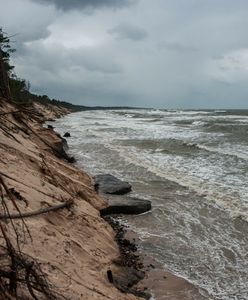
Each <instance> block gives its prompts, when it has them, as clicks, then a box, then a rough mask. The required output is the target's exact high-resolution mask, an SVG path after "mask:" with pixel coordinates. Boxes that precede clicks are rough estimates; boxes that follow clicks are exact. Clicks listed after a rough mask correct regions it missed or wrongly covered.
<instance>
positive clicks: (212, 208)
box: [55, 110, 248, 300]
mask: <svg viewBox="0 0 248 300" xmlns="http://www.w3.org/2000/svg"><path fill="white" fill-rule="evenodd" d="M55 127H56V129H57V130H58V131H60V132H61V133H63V132H65V131H69V132H70V133H71V135H72V138H70V139H68V142H69V145H70V151H71V153H72V154H73V155H75V156H76V158H77V159H78V164H79V166H81V167H83V168H84V169H86V170H87V171H89V172H90V173H91V174H99V173H111V174H114V175H117V176H118V177H120V178H122V179H125V180H128V181H130V182H131V183H132V184H133V190H134V192H133V194H134V196H136V197H139V198H142V199H149V200H151V201H152V204H153V211H152V212H151V213H148V214H145V215H140V216H137V217H126V218H125V219H124V221H128V223H129V224H130V225H131V226H132V227H133V228H134V229H135V230H136V231H137V232H138V233H139V235H140V237H141V239H142V247H143V249H144V251H146V252H148V253H150V254H151V255H153V257H155V258H156V259H157V260H158V261H159V262H160V263H161V264H163V265H164V266H165V267H166V268H168V269H169V270H171V271H173V272H174V273H176V274H178V275H180V276H182V277H184V278H186V279H187V280H189V281H190V282H192V283H193V284H194V285H196V286H197V287H199V288H200V290H201V291H202V292H203V293H204V295H207V297H206V299H223V300H230V299H248V287H247V286H248V285H247V282H248V260H247V259H248V234H247V233H248V225H247V224H248V223H247V220H248V198H247V195H248V180H247V179H248V172H247V171H248V165H247V162H248V111H161V110H128V111H125V110H122V111H87V112H81V113H75V114H71V115H69V116H66V117H65V118H63V119H60V120H58V121H56V124H55Z"/></svg>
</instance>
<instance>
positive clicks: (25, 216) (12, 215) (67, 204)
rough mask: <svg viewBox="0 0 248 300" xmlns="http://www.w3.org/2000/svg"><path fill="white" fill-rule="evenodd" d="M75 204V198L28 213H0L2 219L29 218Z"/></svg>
mask: <svg viewBox="0 0 248 300" xmlns="http://www.w3.org/2000/svg"><path fill="white" fill-rule="evenodd" d="M72 204H73V200H72V199H70V200H68V201H66V202H64V203H61V204H58V205H54V206H50V207H46V208H42V209H39V210H36V211H32V212H26V213H16V214H9V215H5V214H0V219H1V220H7V219H21V218H28V217H34V216H38V215H41V214H45V213H48V212H51V211H56V210H59V209H62V208H65V207H66V208H69V207H70V206H71V205H72Z"/></svg>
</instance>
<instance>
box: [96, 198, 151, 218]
mask: <svg viewBox="0 0 248 300" xmlns="http://www.w3.org/2000/svg"><path fill="white" fill-rule="evenodd" d="M151 208H152V205H151V201H149V200H143V199H137V198H129V199H110V200H109V206H108V207H106V208H103V209H102V210H101V211H100V214H101V216H102V217H103V216H106V215H110V214H111V215H112V214H128V215H138V214H142V213H144V212H147V211H149V210H151Z"/></svg>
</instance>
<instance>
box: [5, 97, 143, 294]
mask: <svg viewBox="0 0 248 300" xmlns="http://www.w3.org/2000/svg"><path fill="white" fill-rule="evenodd" d="M26 109H28V110H30V109H32V113H31V112H28V113H27V112H26V111H25V110H26ZM18 110H19V112H17V113H14V114H13V113H12V114H8V113H9V112H14V111H18ZM40 113H43V114H44V115H45V116H46V118H57V117H59V116H61V115H63V114H65V113H67V111H66V110H65V109H59V108H54V107H52V106H49V107H44V106H42V105H40V104H34V105H33V107H32V108H31V107H27V108H25V107H24V108H23V111H22V108H20V107H17V106H15V105H12V104H8V103H7V102H6V101H5V100H4V99H0V176H1V178H2V179H3V180H4V182H5V184H6V185H7V187H8V188H9V189H12V191H13V189H14V191H15V192H16V195H17V194H18V193H19V195H20V196H21V197H17V198H16V202H17V203H18V207H19V209H20V211H21V212H22V213H25V212H33V211H36V210H39V209H42V208H45V207H49V206H52V205H57V204H60V203H63V202H64V201H67V200H70V199H71V200H72V201H73V205H72V206H71V207H70V208H69V209H68V208H64V209H61V210H58V211H55V212H50V213H47V214H41V215H38V216H34V217H29V218H25V222H26V224H27V226H28V228H29V230H30V233H31V236H32V239H33V240H32V241H31V240H30V239H29V238H28V236H27V234H26V236H24V234H23V224H22V222H21V221H20V220H18V219H17V220H13V222H14V224H15V225H16V228H17V230H18V233H19V234H20V236H21V240H22V243H21V245H22V246H21V247H22V251H23V252H25V253H27V254H29V255H32V256H33V257H35V258H37V260H38V261H39V262H40V266H41V268H42V270H43V271H44V272H45V273H46V274H47V276H48V278H49V281H50V282H51V283H52V285H53V286H54V287H56V290H57V291H58V292H59V293H61V294H63V295H64V297H65V299H73V300H76V299H114V300H116V299H120V300H122V299H123V300H124V299H138V298H137V297H135V296H133V295H131V294H123V293H121V292H120V291H118V290H117V289H116V288H115V287H114V286H113V285H112V284H110V283H109V282H108V279H107V276H106V272H107V270H108V268H109V267H111V265H112V264H113V261H115V260H117V259H118V257H119V250H118V246H117V244H116V242H115V241H114V232H113V230H112V228H111V227H110V225H108V224H107V223H106V222H105V221H104V220H103V219H102V218H101V217H100V215H99V209H100V208H103V207H105V205H106V203H105V201H104V199H102V198H100V197H99V196H98V195H97V194H96V193H95V191H94V188H93V185H92V180H91V178H90V177H89V176H88V175H87V174H86V173H85V172H83V171H80V170H78V169H77V168H75V167H74V166H73V165H71V164H69V163H68V162H66V161H65V160H63V159H60V158H57V157H56V155H55V154H56V151H55V152H54V148H56V149H59V147H61V138H59V137H58V136H57V135H56V133H55V132H54V131H53V130H52V129H45V128H43V127H42V125H41V122H42V121H43V120H44V116H42V115H40ZM44 141H45V142H44ZM50 145H51V146H52V148H51V147H50ZM54 153H55V154H54ZM3 196H4V197H5V200H6V202H7V203H8V207H9V211H10V213H14V212H16V210H15V209H14V208H13V205H12V204H11V201H9V200H8V199H7V197H6V194H4V195H3ZM1 211H3V208H1ZM7 224H8V225H9V224H10V222H9V221H8V222H7ZM8 234H9V235H10V236H11V239H12V242H13V243H15V234H14V232H13V230H12V227H11V226H8ZM2 242H3V241H1V243H2Z"/></svg>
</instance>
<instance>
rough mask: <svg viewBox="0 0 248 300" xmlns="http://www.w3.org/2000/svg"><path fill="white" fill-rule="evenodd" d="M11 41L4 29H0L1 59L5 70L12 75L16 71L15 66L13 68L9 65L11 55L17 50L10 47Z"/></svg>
mask: <svg viewBox="0 0 248 300" xmlns="http://www.w3.org/2000/svg"><path fill="white" fill-rule="evenodd" d="M10 43H11V41H10V38H9V36H7V35H6V33H5V32H4V31H3V29H2V28H0V51H1V57H2V59H3V62H4V68H5V70H6V71H7V72H8V74H9V75H10V74H11V72H12V71H13V69H14V66H11V65H10V63H9V59H10V54H11V53H13V52H15V51H16V50H15V49H13V48H12V47H11V45H10Z"/></svg>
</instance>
